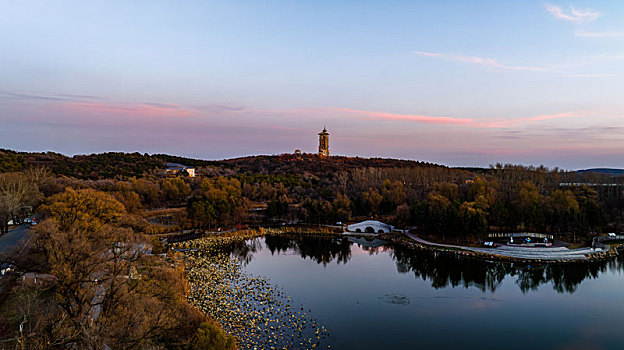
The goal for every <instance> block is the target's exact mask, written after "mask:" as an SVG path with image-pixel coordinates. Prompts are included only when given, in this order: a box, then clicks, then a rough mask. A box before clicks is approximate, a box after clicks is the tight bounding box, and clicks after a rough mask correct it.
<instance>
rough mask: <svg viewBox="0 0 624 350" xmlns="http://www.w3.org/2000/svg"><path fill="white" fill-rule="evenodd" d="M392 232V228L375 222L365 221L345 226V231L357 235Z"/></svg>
mask: <svg viewBox="0 0 624 350" xmlns="http://www.w3.org/2000/svg"><path fill="white" fill-rule="evenodd" d="M393 230H394V226H392V225H388V224H386V223H383V222H380V221H377V220H366V221H362V222H358V223H355V224H351V225H348V226H347V231H349V232H357V233H362V232H365V233H373V234H375V233H388V232H392V231H393Z"/></svg>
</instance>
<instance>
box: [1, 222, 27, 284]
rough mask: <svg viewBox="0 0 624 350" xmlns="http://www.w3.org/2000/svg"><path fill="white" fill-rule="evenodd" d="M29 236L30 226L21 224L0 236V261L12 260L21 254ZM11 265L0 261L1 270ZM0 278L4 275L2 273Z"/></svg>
mask: <svg viewBox="0 0 624 350" xmlns="http://www.w3.org/2000/svg"><path fill="white" fill-rule="evenodd" d="M27 238H28V226H20V227H17V228H15V229H13V230H11V231H9V232H8V233H7V234H5V235H4V236H2V237H0V261H4V260H11V259H12V258H13V257H15V255H14V254H19V253H20V252H21V249H22V248H23V247H24V243H25V242H26V239H27ZM7 267H10V264H8V263H0V270H4V269H6V268H7ZM0 278H2V275H1V274H0Z"/></svg>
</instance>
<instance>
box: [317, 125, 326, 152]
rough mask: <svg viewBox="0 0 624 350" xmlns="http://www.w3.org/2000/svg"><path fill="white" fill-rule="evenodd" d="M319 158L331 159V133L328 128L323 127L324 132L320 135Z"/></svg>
mask: <svg viewBox="0 0 624 350" xmlns="http://www.w3.org/2000/svg"><path fill="white" fill-rule="evenodd" d="M318 155H319V157H329V133H327V128H325V127H323V131H321V132H320V133H319V153H318Z"/></svg>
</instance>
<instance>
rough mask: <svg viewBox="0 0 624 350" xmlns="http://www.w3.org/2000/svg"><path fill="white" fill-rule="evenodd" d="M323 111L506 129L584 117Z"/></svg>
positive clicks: (352, 110) (332, 109)
mask: <svg viewBox="0 0 624 350" xmlns="http://www.w3.org/2000/svg"><path fill="white" fill-rule="evenodd" d="M321 110H325V111H337V112H344V113H348V114H354V115H360V116H364V117H366V118H367V119H374V120H381V121H408V122H419V123H428V124H442V125H464V126H468V127H473V128H493V129H497V128H505V127H510V126H518V125H522V124H531V123H535V122H540V121H545V120H551V119H559V118H576V117H580V116H583V115H584V114H586V113H584V112H565V113H557V114H541V115H537V116H532V117H525V118H516V119H495V120H489V121H480V120H475V119H471V118H457V117H444V116H442V117H436V116H427V115H418V114H398V113H385V112H374V111H363V110H356V109H350V108H340V107H328V108H323V109H321Z"/></svg>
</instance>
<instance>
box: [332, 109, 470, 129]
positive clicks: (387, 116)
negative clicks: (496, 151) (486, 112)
mask: <svg viewBox="0 0 624 350" xmlns="http://www.w3.org/2000/svg"><path fill="white" fill-rule="evenodd" d="M324 109H325V110H327V111H337V112H345V113H349V114H356V115H361V116H365V117H367V119H376V120H386V121H414V122H420V123H429V124H451V125H469V124H472V123H474V120H472V119H468V118H455V117H434V116H428V115H418V114H397V113H385V112H373V111H362V110H356V109H350V108H340V107H329V108H324Z"/></svg>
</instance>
